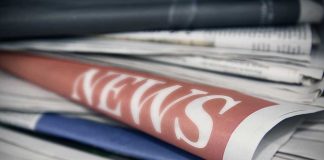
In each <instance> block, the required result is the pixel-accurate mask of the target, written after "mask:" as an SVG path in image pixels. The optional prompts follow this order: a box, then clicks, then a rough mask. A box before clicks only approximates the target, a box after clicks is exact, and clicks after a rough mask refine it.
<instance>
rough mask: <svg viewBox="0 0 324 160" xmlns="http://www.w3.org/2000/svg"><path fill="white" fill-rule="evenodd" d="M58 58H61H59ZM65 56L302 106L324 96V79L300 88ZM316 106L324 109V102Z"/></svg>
mask: <svg viewBox="0 0 324 160" xmlns="http://www.w3.org/2000/svg"><path fill="white" fill-rule="evenodd" d="M56 56H57V55H56ZM62 57H70V58H71V57H73V58H78V59H81V60H82V59H83V60H88V61H87V62H89V63H91V62H92V63H94V62H97V63H101V64H103V65H104V64H105V63H109V64H115V65H119V66H123V67H128V68H133V69H138V70H143V71H147V72H151V73H155V74H160V75H164V76H168V77H172V78H176V79H182V80H186V81H193V82H197V83H202V84H208V85H211V86H222V87H226V88H231V89H235V90H239V91H242V92H245V93H248V94H252V95H257V96H261V97H263V98H270V99H272V100H279V101H288V102H294V103H300V104H313V103H314V102H315V101H316V100H317V99H318V97H319V96H320V95H321V93H322V92H323V89H324V81H323V80H321V81H319V82H317V83H315V84H313V85H311V86H298V85H286V84H278V83H271V82H266V81H259V80H255V79H244V78H241V77H235V76H228V75H222V74H216V73H210V72H203V71H201V70H192V69H189V68H181V67H177V66H172V65H168V64H161V63H156V62H152V61H147V60H143V59H138V58H131V57H127V58H123V57H112V56H100V55H97V56H96V55H83V54H70V55H69V54H64V55H62ZM314 105H317V106H323V103H316V104H314Z"/></svg>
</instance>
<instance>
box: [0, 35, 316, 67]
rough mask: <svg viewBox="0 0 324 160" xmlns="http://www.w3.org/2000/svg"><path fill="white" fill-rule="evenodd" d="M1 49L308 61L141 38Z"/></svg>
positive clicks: (17, 44)
mask: <svg viewBox="0 0 324 160" xmlns="http://www.w3.org/2000/svg"><path fill="white" fill-rule="evenodd" d="M0 48H2V49H6V50H40V51H53V52H63V51H64V52H81V53H87V54H90V53H92V54H98V53H101V54H117V55H146V56H148V55H178V56H181V55H194V56H205V57H218V58H220V57H224V56H225V57H234V58H235V57H249V58H258V59H264V60H272V61H279V62H282V61H283V60H285V61H290V62H294V63H298V64H299V63H302V64H303V63H306V62H307V63H308V62H310V60H311V57H310V55H309V54H293V55H294V56H292V55H291V54H287V53H279V52H268V51H257V50H246V49H237V48H216V47H204V46H187V45H179V44H163V43H154V42H144V41H129V40H119V39H111V38H106V37H101V36H97V37H87V38H66V39H40V40H28V41H16V42H10V43H9V42H1V43H0Z"/></svg>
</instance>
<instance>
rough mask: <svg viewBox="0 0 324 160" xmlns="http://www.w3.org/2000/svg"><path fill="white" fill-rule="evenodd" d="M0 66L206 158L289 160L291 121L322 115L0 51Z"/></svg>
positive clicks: (117, 70)
mask: <svg viewBox="0 0 324 160" xmlns="http://www.w3.org/2000/svg"><path fill="white" fill-rule="evenodd" d="M0 68H1V69H3V70H4V71H6V72H9V73H12V74H14V75H16V76H18V77H20V78H23V79H25V80H28V81H30V82H33V83H34V84H36V85H40V86H41V87H43V88H46V89H48V90H50V91H53V92H55V93H57V94H59V95H61V96H63V97H66V98H68V99H70V100H72V101H74V102H77V103H79V104H82V105H84V106H88V107H89V108H90V109H93V110H96V111H98V112H101V113H103V114H105V115H107V116H110V117H112V118H114V119H116V120H119V121H121V122H123V123H125V124H127V125H128V126H130V127H134V128H137V129H139V130H141V131H143V132H146V133H148V134H150V135H152V136H155V137H157V138H160V139H161V140H163V141H165V142H167V143H170V144H173V145H175V146H177V147H179V148H182V149H184V150H186V151H188V152H190V153H193V154H195V155H197V156H200V157H202V158H205V159H252V158H253V159H271V158H272V157H273V156H274V154H275V153H276V152H277V151H280V154H279V155H278V154H276V156H275V158H277V159H280V158H282V157H284V156H287V155H291V154H290V153H292V148H291V146H295V145H298V144H301V143H303V141H298V140H295V141H289V142H288V143H286V144H285V145H283V144H284V143H285V142H287V141H288V139H289V138H290V136H291V135H292V134H293V131H294V130H295V129H296V127H297V128H298V126H300V125H299V123H298V122H299V121H298V120H296V119H292V118H291V117H295V116H297V115H302V114H308V113H315V112H320V111H322V110H323V108H320V107H315V106H306V105H298V104H292V103H284V102H278V101H271V100H269V99H265V98H260V97H256V96H251V95H247V94H246V93H242V92H238V91H234V90H232V89H226V88H223V87H224V86H216V85H215V84H214V85H212V86H211V85H204V84H198V83H193V82H190V81H188V80H183V79H182V80H181V79H177V80H176V79H173V78H169V77H168V76H167V75H168V74H170V73H168V72H167V71H165V74H164V75H165V76H161V75H157V74H152V73H148V72H145V71H144V72H143V71H138V69H137V70H134V69H130V68H128V69H125V68H121V67H116V66H113V65H109V64H105V65H103V64H96V63H95V61H92V62H91V63H85V62H84V61H83V62H82V61H77V60H69V59H68V58H57V57H50V56H48V55H43V56H41V55H33V54H28V53H19V52H16V53H15V52H9V51H2V54H1V55H0ZM16 94H17V93H16ZM319 117H320V116H319ZM295 118H297V119H299V118H300V117H299V118H298V117H295ZM320 120H321V118H318V119H315V121H320ZM280 122H281V123H280ZM301 126H304V127H305V128H310V127H314V126H312V125H310V126H309V125H308V126H307V123H306V124H303V125H301ZM318 126H320V127H318ZM314 128H317V129H318V128H319V129H321V124H320V123H319V124H317V126H315V127H314ZM309 134H311V133H309ZM300 136H301V135H300ZM290 145H291V146H290ZM310 145H313V147H314V146H321V145H322V143H319V144H310ZM317 151H318V150H317ZM297 152H298V153H302V152H303V150H302V149H300V150H299V151H295V152H294V153H295V154H296V155H298V154H297ZM314 152H315V150H314ZM317 156H321V154H320V153H318V154H317ZM313 158H314V157H313ZM315 158H316V157H315Z"/></svg>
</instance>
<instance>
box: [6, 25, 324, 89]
mask: <svg viewBox="0 0 324 160" xmlns="http://www.w3.org/2000/svg"><path fill="white" fill-rule="evenodd" d="M155 42H159V43H155ZM163 42H168V43H163ZM319 43H320V38H319V36H318V34H317V33H316V31H315V30H312V29H311V26H310V25H308V24H303V25H296V26H285V27H259V28H235V29H214V30H200V31H178V32H176V31H175V32H168V31H161V32H139V33H119V34H108V35H102V36H96V37H86V38H67V39H42V40H32V41H31V40H29V41H17V42H7V43H5V42H2V43H1V44H0V48H4V49H11V50H25V49H32V50H43V51H55V52H60V51H65V52H83V53H94V54H97V53H106V54H123V55H136V56H141V57H143V58H146V59H149V60H154V61H157V62H164V63H168V64H171V65H180V66H185V67H191V68H196V69H202V70H207V71H212V72H217V73H227V74H233V75H239V76H243V77H250V78H256V79H260V80H268V81H274V82H282V83H288V84H302V85H311V84H314V83H316V82H318V81H321V80H322V77H323V70H324V66H323V64H319V65H318V63H317V65H316V66H313V64H312V62H313V61H312V51H315V50H316V49H317V48H318V47H317V46H318V45H319ZM183 44H191V45H183ZM316 59H322V60H324V57H323V56H322V57H320V58H319V57H317V58H316Z"/></svg>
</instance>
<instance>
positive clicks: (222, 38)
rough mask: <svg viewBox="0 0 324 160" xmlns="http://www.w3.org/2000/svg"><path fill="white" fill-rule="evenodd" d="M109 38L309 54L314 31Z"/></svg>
mask: <svg viewBox="0 0 324 160" xmlns="http://www.w3.org/2000/svg"><path fill="white" fill-rule="evenodd" d="M107 37H108V38H116V39H127V40H141V41H153V42H168V43H175V44H177V43H179V44H187V45H198V46H199V45H200V46H213V47H220V48H238V49H247V50H257V51H272V52H281V53H289V54H297V55H298V54H305V55H309V54H310V52H311V48H312V31H311V28H310V26H309V25H306V24H304V25H297V26H288V27H258V28H234V29H217V30H198V31H174V32H170V31H160V32H135V33H121V34H108V35H107Z"/></svg>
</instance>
